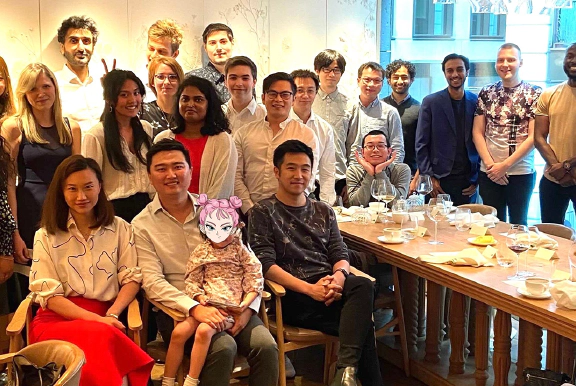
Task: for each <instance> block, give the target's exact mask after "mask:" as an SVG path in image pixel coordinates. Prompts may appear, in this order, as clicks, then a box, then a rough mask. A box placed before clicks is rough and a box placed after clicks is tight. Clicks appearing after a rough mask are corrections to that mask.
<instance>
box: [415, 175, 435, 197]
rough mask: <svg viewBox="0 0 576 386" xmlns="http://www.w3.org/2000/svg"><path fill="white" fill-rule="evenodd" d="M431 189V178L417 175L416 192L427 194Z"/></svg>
mask: <svg viewBox="0 0 576 386" xmlns="http://www.w3.org/2000/svg"><path fill="white" fill-rule="evenodd" d="M432 189H433V186H432V178H430V176H424V175H422V174H421V175H420V176H418V184H417V185H416V192H418V194H421V195H423V196H425V195H427V194H429V193H430V192H431V191H432Z"/></svg>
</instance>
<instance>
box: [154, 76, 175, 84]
mask: <svg viewBox="0 0 576 386" xmlns="http://www.w3.org/2000/svg"><path fill="white" fill-rule="evenodd" d="M154 78H156V79H158V80H159V81H160V82H164V81H165V80H166V79H168V82H170V83H176V82H178V75H176V74H170V75H165V74H156V75H154Z"/></svg>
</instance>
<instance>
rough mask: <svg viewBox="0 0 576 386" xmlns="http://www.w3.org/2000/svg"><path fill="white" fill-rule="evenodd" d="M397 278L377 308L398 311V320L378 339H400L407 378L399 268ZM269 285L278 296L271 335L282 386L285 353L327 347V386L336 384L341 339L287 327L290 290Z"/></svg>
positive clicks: (381, 331) (355, 273)
mask: <svg viewBox="0 0 576 386" xmlns="http://www.w3.org/2000/svg"><path fill="white" fill-rule="evenodd" d="M350 272H351V273H353V274H354V275H356V276H362V277H366V278H368V279H370V280H371V281H372V282H375V281H376V279H374V278H373V277H371V276H369V275H368V274H366V273H364V272H362V271H360V270H358V269H356V268H354V267H350ZM392 272H393V277H394V289H395V291H394V292H393V293H387V294H385V295H384V296H378V297H377V299H376V308H393V309H394V310H395V317H394V319H392V320H391V321H390V322H388V323H387V324H386V325H384V326H383V327H382V328H380V329H378V331H376V337H380V336H387V335H394V336H396V335H399V336H400V341H401V346H402V354H403V357H404V366H405V368H404V369H405V371H406V374H407V375H409V374H410V371H409V366H410V362H409V358H408V349H407V344H406V332H405V328H404V313H403V311H402V302H401V298H400V291H399V289H400V285H399V281H398V270H397V268H396V267H392ZM266 285H267V286H268V287H269V288H270V290H271V291H272V293H273V294H274V295H275V305H276V311H275V315H274V316H270V317H269V324H270V332H271V333H272V335H273V336H274V337H275V338H276V342H277V344H278V362H279V368H280V374H279V380H278V384H279V385H280V386H286V372H285V363H284V358H285V353H287V352H289V351H294V350H298V349H301V348H306V347H310V346H316V345H325V346H326V348H325V353H324V378H323V383H324V384H325V385H327V384H329V383H330V382H331V380H332V374H333V368H332V367H333V365H334V364H335V359H336V352H337V351H338V350H337V349H338V342H339V340H338V337H335V336H332V335H327V334H324V333H323V332H320V331H317V330H310V329H306V328H300V327H293V326H288V325H285V324H284V321H283V319H282V301H281V300H282V297H283V296H284V295H286V290H285V289H284V287H283V286H281V285H280V284H278V283H276V282H273V281H271V280H266ZM394 326H398V330H397V331H390V329H391V328H392V327H394Z"/></svg>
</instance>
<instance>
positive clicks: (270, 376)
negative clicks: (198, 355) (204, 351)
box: [156, 311, 278, 386]
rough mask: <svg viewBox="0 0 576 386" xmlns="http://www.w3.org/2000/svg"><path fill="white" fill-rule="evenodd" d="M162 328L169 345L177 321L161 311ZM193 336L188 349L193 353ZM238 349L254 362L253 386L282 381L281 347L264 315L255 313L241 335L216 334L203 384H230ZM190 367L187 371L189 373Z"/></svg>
mask: <svg viewBox="0 0 576 386" xmlns="http://www.w3.org/2000/svg"><path fill="white" fill-rule="evenodd" d="M156 323H157V324H158V330H159V331H160V334H161V335H162V339H164V344H165V345H166V347H168V345H169V344H170V338H171V334H172V330H173V329H174V321H173V320H172V318H171V317H169V316H168V315H166V314H165V313H163V312H162V311H159V312H158V314H157V315H156ZM193 339H194V338H191V339H190V340H189V341H188V342H187V343H186V346H185V348H184V352H185V354H189V353H190V352H191V347H192V342H193ZM236 351H238V352H239V353H240V354H241V355H243V356H245V357H246V359H247V360H248V364H249V365H250V378H249V381H248V384H249V385H250V386H276V385H277V384H278V346H277V345H276V342H275V341H274V338H273V337H272V335H271V334H270V332H269V331H268V329H267V328H266V327H264V325H263V324H262V321H261V320H260V318H259V317H258V316H256V315H253V316H252V317H251V318H250V321H248V324H247V325H246V327H244V329H243V330H242V331H240V333H239V334H238V335H236V336H235V337H232V336H231V335H230V334H228V333H227V332H226V331H223V332H220V333H218V334H216V335H214V336H213V337H212V343H211V344H210V351H209V352H208V356H207V358H206V363H205V364H204V367H203V368H202V372H201V373H200V384H201V385H210V386H228V385H229V383H230V373H231V372H232V367H233V365H234V357H235V356H236ZM187 371H188V370H185V372H187Z"/></svg>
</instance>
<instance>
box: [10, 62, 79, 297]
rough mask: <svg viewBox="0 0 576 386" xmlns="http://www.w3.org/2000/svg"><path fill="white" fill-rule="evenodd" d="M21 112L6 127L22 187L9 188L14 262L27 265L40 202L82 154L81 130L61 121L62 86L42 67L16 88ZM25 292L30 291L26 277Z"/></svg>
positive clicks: (31, 68) (31, 69) (32, 67)
mask: <svg viewBox="0 0 576 386" xmlns="http://www.w3.org/2000/svg"><path fill="white" fill-rule="evenodd" d="M16 99H17V101H18V111H17V114H16V115H15V116H13V117H10V118H8V119H7V120H6V121H4V123H3V124H2V136H3V137H4V138H5V140H6V141H7V142H8V145H9V147H10V153H11V154H10V155H11V158H12V160H14V161H15V162H16V165H15V168H16V171H17V173H18V177H19V182H18V186H17V187H16V183H15V177H16V176H15V175H13V176H12V178H11V180H10V181H9V183H8V202H9V204H10V208H11V210H12V214H13V216H14V218H16V219H17V228H16V231H15V232H14V258H15V261H16V263H20V264H28V263H29V260H30V256H29V253H28V249H32V247H33V245H32V244H33V241H34V233H35V232H36V231H37V230H38V227H39V223H40V216H41V213H42V203H43V202H44V198H45V196H46V192H47V190H48V186H49V185H50V182H51V181H52V176H53V175H54V171H55V170H56V168H57V167H58V165H59V164H60V162H62V161H63V160H64V159H65V158H66V157H68V156H69V155H71V154H77V153H80V138H81V134H80V126H79V125H78V124H77V123H76V122H74V121H72V120H69V119H67V118H64V117H62V106H61V102H60V93H59V90H58V83H57V82H56V78H55V77H54V74H53V73H52V71H50V69H49V68H48V67H46V66H45V65H44V64H42V63H31V64H29V65H28V66H26V67H25V68H24V70H23V71H22V74H21V75H20V79H19V80H18V85H17V87H16ZM25 280H26V287H27V278H25Z"/></svg>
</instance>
